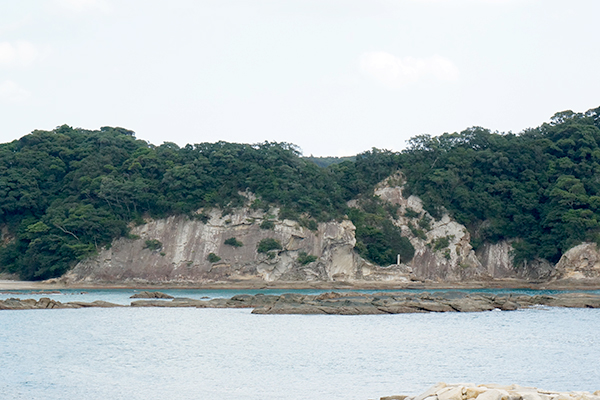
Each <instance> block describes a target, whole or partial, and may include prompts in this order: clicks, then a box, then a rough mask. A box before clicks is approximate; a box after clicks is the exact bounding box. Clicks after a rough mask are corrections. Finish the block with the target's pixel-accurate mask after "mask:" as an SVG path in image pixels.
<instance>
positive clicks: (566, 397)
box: [380, 382, 600, 400]
mask: <svg viewBox="0 0 600 400" xmlns="http://www.w3.org/2000/svg"><path fill="white" fill-rule="evenodd" d="M390 399H400V400H425V399H427V400H475V399H477V400H600V390H597V391H595V392H594V393H589V392H579V391H577V392H555V391H551V390H542V389H538V388H534V387H526V386H520V385H496V384H487V385H474V384H456V385H447V384H445V383H443V382H440V383H438V384H437V385H435V386H433V387H431V388H429V389H428V390H426V391H425V392H423V393H421V394H420V395H418V396H414V397H410V396H387V397H381V398H380V400H390Z"/></svg>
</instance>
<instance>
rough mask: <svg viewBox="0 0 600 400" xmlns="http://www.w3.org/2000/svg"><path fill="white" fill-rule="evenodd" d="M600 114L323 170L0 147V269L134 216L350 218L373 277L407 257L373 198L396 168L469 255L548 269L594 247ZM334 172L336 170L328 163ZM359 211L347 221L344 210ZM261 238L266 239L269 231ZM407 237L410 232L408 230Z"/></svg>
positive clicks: (71, 132)
mask: <svg viewBox="0 0 600 400" xmlns="http://www.w3.org/2000/svg"><path fill="white" fill-rule="evenodd" d="M599 114H600V109H594V110H590V111H588V112H586V113H573V112H570V111H567V112H562V113H558V114H556V115H555V116H554V117H553V118H552V120H551V122H550V123H547V124H543V125H541V126H540V127H538V128H535V129H529V130H526V131H524V132H522V133H520V134H512V133H508V134H500V133H497V132H491V131H489V130H487V129H483V128H479V127H474V128H469V129H467V130H465V131H462V132H460V133H452V134H443V135H441V136H438V137H432V136H428V135H421V136H417V137H415V138H413V139H411V140H410V142H409V147H408V148H407V149H406V150H405V151H402V152H391V151H387V150H379V149H372V150H370V151H366V152H364V153H361V154H358V155H357V156H356V157H355V159H354V160H353V161H350V160H344V161H342V162H334V163H331V165H329V166H328V167H319V166H318V165H317V164H316V163H315V162H313V161H314V160H312V161H311V159H307V158H303V157H302V156H301V154H300V151H299V149H298V148H297V147H296V146H294V145H292V144H289V143H272V142H264V143H259V144H252V145H251V144H236V143H226V142H217V143H200V144H194V145H186V146H184V147H179V146H178V145H176V144H174V143H164V144H162V145H160V146H154V145H151V144H149V143H147V142H145V141H143V140H138V139H136V138H135V134H134V132H132V131H129V130H126V129H123V128H112V127H103V128H101V129H100V130H98V131H90V130H85V129H79V128H77V129H73V128H71V127H69V126H66V125H63V126H60V127H58V128H56V129H55V130H53V131H34V132H32V133H31V134H29V135H26V136H24V137H22V138H21V139H19V140H15V141H13V142H10V143H5V144H0V225H1V226H2V227H3V231H2V239H3V240H2V243H1V244H0V268H1V269H2V270H3V271H7V272H13V273H18V274H19V275H20V276H21V277H22V278H23V279H47V278H51V277H56V276H59V275H61V274H62V273H64V272H65V271H67V270H68V269H69V268H70V267H71V266H72V265H74V264H75V263H76V262H77V261H78V260H81V259H84V258H86V257H89V256H90V255H92V254H93V253H95V252H97V251H98V250H99V249H100V248H101V247H103V246H106V245H109V244H110V243H111V241H112V240H113V239H115V238H117V237H121V236H126V235H128V226H129V225H130V224H131V223H134V224H135V223H143V218H142V217H143V216H145V215H149V216H152V217H164V216H168V215H172V214H185V215H189V216H190V218H199V219H202V217H203V216H202V215H198V214H196V213H195V212H196V210H198V209H199V208H201V207H219V208H221V209H223V211H224V212H229V211H231V210H232V209H233V208H235V207H239V206H241V205H243V204H244V203H245V202H246V201H247V200H246V197H244V196H243V193H244V192H246V191H249V192H252V193H254V194H255V195H256V198H257V200H255V201H254V202H253V203H252V204H251V207H253V208H256V209H258V208H261V209H264V210H268V209H269V208H270V207H273V206H277V207H279V208H280V214H279V217H280V218H288V219H293V220H296V221H298V222H299V223H300V224H301V225H303V226H306V227H307V228H309V229H316V227H317V222H324V221H331V220H340V219H342V218H344V217H345V216H348V217H349V218H350V219H351V220H352V221H353V222H354V224H355V225H356V227H357V230H356V235H357V245H356V249H357V251H358V252H359V253H360V254H361V255H363V256H364V257H366V258H367V259H369V260H371V261H372V262H375V263H377V264H380V265H387V264H390V263H393V262H395V260H396V255H397V254H401V257H402V259H403V260H408V259H410V258H411V257H412V254H413V253H414V249H413V248H412V246H411V245H410V242H409V241H408V240H407V239H406V238H403V237H402V236H401V232H400V230H399V229H398V228H397V227H395V226H394V225H393V224H392V223H391V222H390V221H389V218H390V217H394V216H397V214H396V212H397V210H394V209H390V207H389V206H387V205H385V204H382V202H380V201H379V200H378V199H377V198H375V197H373V188H374V186H375V185H376V184H377V183H378V182H380V181H381V180H383V179H385V178H386V177H388V176H390V175H391V174H393V173H394V172H396V171H398V170H401V171H403V173H404V176H405V177H406V180H407V182H406V189H405V193H407V194H410V193H413V194H416V195H419V196H420V197H421V198H422V199H423V202H424V205H425V207H426V209H427V210H428V211H429V212H430V213H431V215H433V216H434V218H439V217H440V216H441V215H442V214H443V213H444V212H449V213H450V214H451V215H452V216H453V217H455V218H456V219H457V220H458V221H459V222H461V223H463V224H465V225H466V226H467V227H468V228H469V230H470V232H471V235H472V238H473V244H474V246H478V245H480V244H481V243H483V242H494V241H498V240H502V239H514V244H513V246H514V250H515V256H516V258H515V259H516V264H517V265H518V264H519V263H520V262H522V261H524V260H529V259H533V258H535V257H541V258H545V259H548V260H549V261H552V262H555V261H557V260H558V258H560V256H561V255H562V254H563V253H564V252H565V251H566V250H567V249H568V248H570V247H572V246H574V245H576V244H578V243H581V242H582V241H586V240H592V241H599V239H600V226H599V224H598V221H599V220H600V148H599V147H598V144H599V143H600V122H599V121H600V118H599ZM337 161H339V160H337ZM356 198H359V199H360V204H361V207H360V208H352V209H349V208H348V206H347V202H348V200H351V199H356ZM265 228H266V229H268V227H265ZM415 229H416V228H415Z"/></svg>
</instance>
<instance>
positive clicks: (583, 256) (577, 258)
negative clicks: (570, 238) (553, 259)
mask: <svg viewBox="0 0 600 400" xmlns="http://www.w3.org/2000/svg"><path fill="white" fill-rule="evenodd" d="M553 277H554V278H556V279H568V280H576V281H580V280H596V281H600V252H599V251H598V246H597V245H596V244H595V243H583V244H580V245H579V246H575V247H573V248H572V249H570V250H569V251H567V252H566V253H565V254H563V256H562V257H561V259H560V261H559V262H558V264H556V269H555V271H554V274H553Z"/></svg>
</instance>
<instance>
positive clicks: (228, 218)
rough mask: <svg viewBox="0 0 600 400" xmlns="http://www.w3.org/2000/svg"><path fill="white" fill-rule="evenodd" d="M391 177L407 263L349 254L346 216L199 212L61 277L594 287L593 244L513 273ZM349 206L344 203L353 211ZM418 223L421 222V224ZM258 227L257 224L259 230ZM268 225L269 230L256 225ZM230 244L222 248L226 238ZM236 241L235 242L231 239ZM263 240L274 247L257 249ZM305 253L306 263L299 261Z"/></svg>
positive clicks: (504, 247)
mask: <svg viewBox="0 0 600 400" xmlns="http://www.w3.org/2000/svg"><path fill="white" fill-rule="evenodd" d="M401 181H402V176H401V175H396V176H394V177H392V178H390V179H388V180H386V181H384V182H382V183H381V184H380V185H378V186H377V187H376V189H375V195H376V196H379V197H380V198H381V199H382V200H384V201H386V202H389V203H391V204H393V205H395V206H397V208H398V212H397V215H396V217H395V218H393V219H392V222H393V223H394V224H395V225H396V226H398V227H400V228H401V230H402V234H403V236H405V237H407V238H409V240H410V242H411V244H412V246H413V247H414V249H415V254H414V257H413V258H412V260H400V263H398V264H394V265H389V266H377V265H373V264H372V263H369V262H368V261H366V260H364V259H363V258H361V257H360V256H359V255H358V254H357V253H356V251H355V250H354V245H355V244H356V237H355V227H354V225H353V224H352V222H351V221H349V220H343V221H332V222H328V223H320V224H318V226H317V229H314V230H310V229H308V228H306V227H304V226H301V225H300V224H299V223H298V222H296V221H291V220H280V219H278V218H277V214H278V210H277V209H272V210H271V211H270V214H267V213H265V212H263V211H260V210H253V209H251V208H249V207H245V208H238V209H234V210H232V211H231V212H229V213H225V212H223V211H222V210H218V209H213V210H204V211H202V214H201V215H202V218H190V217H187V216H173V217H170V218H167V219H161V220H148V221H147V223H145V224H144V225H141V226H136V227H132V230H131V235H130V236H129V238H121V239H118V240H116V241H115V242H113V244H112V246H111V247H110V248H107V249H103V250H101V251H100V252H99V254H98V255H97V256H95V257H93V258H90V259H88V260H85V261H82V262H80V263H79V264H78V265H77V266H76V267H75V268H74V269H73V270H72V271H70V272H69V273H67V274H66V275H65V276H64V277H63V278H62V281H64V282H66V283H71V284H77V283H90V284H94V283H121V284H154V283H168V284H206V283H227V282H237V283H240V282H242V283H243V282H274V281H278V282H349V283H358V284H360V283H361V282H363V283H373V282H386V283H407V282H411V281H432V282H447V283H452V282H465V281H467V282H468V281H484V282H485V281H492V280H495V279H503V280H506V279H519V280H524V281H535V282H543V281H544V282H545V281H550V280H565V281H573V280H577V281H589V280H592V281H594V282H595V281H600V252H598V249H597V247H596V245H595V244H589V243H588V244H582V245H580V246H577V247H575V248H573V249H571V250H569V251H568V252H567V253H566V254H565V255H564V256H563V258H562V259H561V260H560V262H559V263H558V265H557V266H556V268H555V266H554V265H552V264H550V263H549V262H548V261H546V260H542V259H537V260H533V261H530V262H528V263H526V264H524V265H523V266H522V267H520V268H518V269H515V268H514V266H513V257H512V245H511V242H509V241H501V242H499V243H495V244H490V243H487V244H483V245H482V246H481V247H480V248H479V249H478V250H477V252H475V251H474V250H473V248H472V246H471V244H470V239H471V238H470V234H469V231H468V230H467V228H466V227H465V226H464V225H461V224H459V223H457V222H456V221H454V220H452V219H451V218H450V217H449V216H448V215H447V214H446V215H443V216H442V217H441V218H440V219H438V220H435V219H434V218H432V216H431V215H429V214H428V213H427V212H426V211H425V210H424V209H423V206H422V203H421V200H420V199H419V198H418V197H416V196H409V197H405V196H404V195H403V193H402V191H403V187H402V185H401V184H400V183H401ZM358 204H359V203H358V202H357V201H353V202H351V203H350V204H349V205H350V206H359V205H358ZM424 221H425V223H423V222H424ZM261 226H262V228H261ZM263 228H267V229H263ZM228 239H229V240H230V243H234V244H233V245H232V244H226V241H227V240H228ZM232 239H234V241H233V242H231V240H232ZM264 239H274V240H276V241H277V242H278V243H279V244H280V245H281V249H274V250H270V251H267V252H258V251H257V247H258V245H259V243H260V242H261V241H262V240H264ZM307 257H308V258H307Z"/></svg>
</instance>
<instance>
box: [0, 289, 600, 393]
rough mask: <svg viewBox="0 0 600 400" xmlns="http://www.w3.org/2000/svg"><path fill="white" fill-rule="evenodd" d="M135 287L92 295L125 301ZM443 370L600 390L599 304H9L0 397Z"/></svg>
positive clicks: (342, 384)
mask: <svg viewBox="0 0 600 400" xmlns="http://www.w3.org/2000/svg"><path fill="white" fill-rule="evenodd" d="M130 293H131V291H128V292H126V291H117V293H115V292H114V291H108V292H104V294H102V293H99V292H96V291H94V292H93V293H92V292H90V293H89V294H91V295H94V298H93V299H90V300H95V299H100V298H102V297H104V298H102V299H103V300H105V299H106V298H113V300H114V299H117V300H119V299H120V301H122V302H127V301H126V300H123V299H128V296H126V295H129V294H130ZM225 293H227V294H231V295H232V293H231V292H225ZM188 294H189V293H188ZM206 294H207V293H206V292H201V293H200V294H198V297H205V296H206ZM213 295H219V294H218V293H213ZM6 296H9V297H21V298H26V297H34V296H14V295H10V294H4V295H3V297H6ZM55 296H56V297H59V298H57V299H58V300H60V301H70V300H71V298H70V297H69V296H73V297H75V298H77V297H79V296H84V295H81V294H79V295H77V294H70V295H69V294H57V295H55ZM60 296H63V297H62V298H61V297H60ZM119 296H120V297H119ZM48 297H49V296H48ZM182 297H190V296H182ZM208 297H211V296H208ZM78 300H79V298H78ZM439 381H444V382H448V383H458V382H465V383H499V384H511V383H518V384H520V385H526V386H536V387H540V388H544V389H549V390H561V391H562V390H565V391H566V390H569V391H570V390H585V391H595V390H600V309H564V308H544V307H539V308H534V309H528V310H520V311H512V312H501V311H490V312H479V313H428V314H398V315H361V316H339V315H334V316H330V315H254V314H251V311H250V310H249V309H195V308H168V309H164V308H109V309H100V308H90V309H58V310H20V311H0V399H28V400H29V399H103V400H104V399H121V398H127V399H206V400H211V399H215V400H216V399H219V400H222V399H257V400H258V399H261V400H270V399H273V400H274V399H278V400H279V399H311V400H320V399H322V400H325V399H340V400H341V399H344V400H352V399H357V400H358V399H360V400H366V399H374V398H379V397H381V396H386V395H393V394H417V393H420V392H422V391H424V390H426V389H427V388H428V387H429V386H431V385H433V384H435V383H436V382H439Z"/></svg>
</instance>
